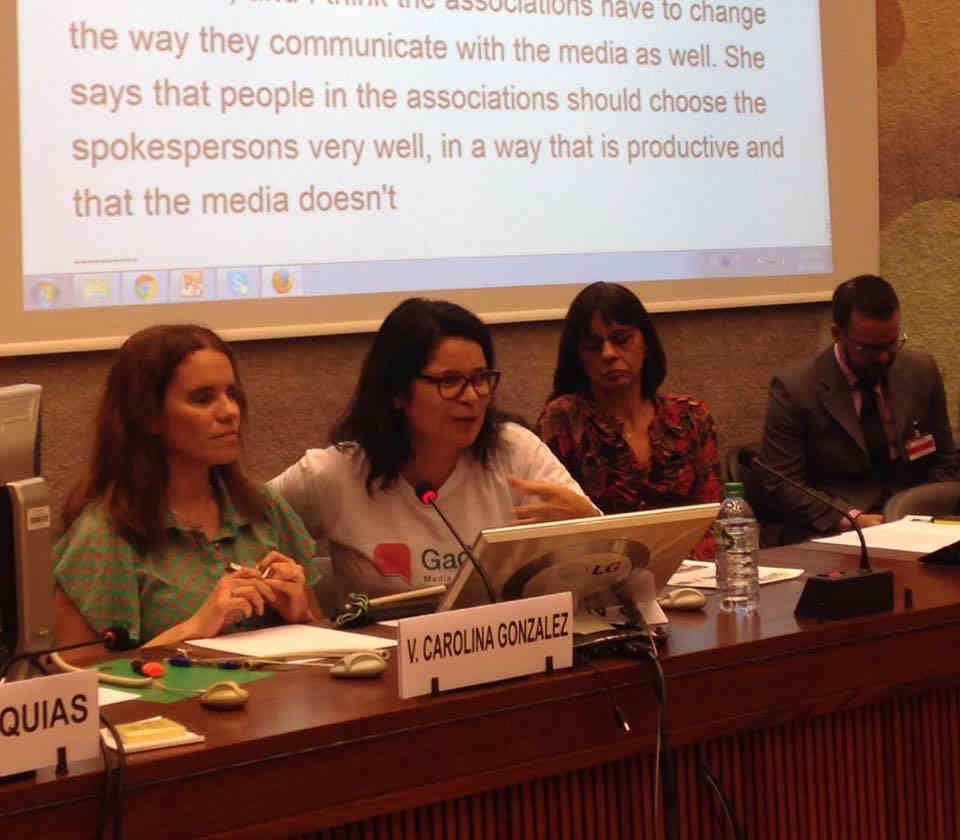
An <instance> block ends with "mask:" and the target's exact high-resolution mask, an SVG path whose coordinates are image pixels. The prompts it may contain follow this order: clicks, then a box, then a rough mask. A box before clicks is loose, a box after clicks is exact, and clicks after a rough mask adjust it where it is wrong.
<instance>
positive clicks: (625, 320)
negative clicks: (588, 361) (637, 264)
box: [550, 283, 667, 399]
mask: <svg viewBox="0 0 960 840" xmlns="http://www.w3.org/2000/svg"><path fill="white" fill-rule="evenodd" d="M595 312H599V313H600V317H601V318H603V322H604V323H605V324H607V325H610V324H625V325H629V326H634V327H637V328H638V329H639V330H640V332H642V333H643V341H644V344H645V346H646V356H645V358H644V361H643V373H642V375H641V379H640V387H641V389H642V391H643V396H645V397H652V396H653V395H654V394H655V393H656V392H657V388H659V387H660V386H661V385H662V384H663V380H664V379H665V378H666V376H667V357H666V356H665V355H664V352H663V345H662V344H661V343H660V338H659V337H658V336H657V331H656V330H655V329H654V326H653V321H651V320H650V316H649V315H648V314H647V310H646V309H645V308H644V306H643V304H642V303H641V302H640V298H638V297H637V296H636V295H635V294H634V293H633V292H631V291H630V290H629V289H628V288H626V287H625V286H621V285H619V284H618V283H591V284H590V285H589V286H587V287H586V288H585V289H583V290H581V292H580V294H578V295H577V296H576V297H575V298H574V299H573V303H571V304H570V308H569V309H568V310H567V317H566V318H565V319H564V322H563V332H562V333H561V335H560V351H559V353H558V354H557V369H556V371H555V372H554V374H553V393H552V394H551V395H550V399H554V398H555V397H558V396H560V395H561V394H581V395H583V396H590V379H589V377H588V376H587V372H586V371H585V370H584V369H583V362H582V360H581V359H580V342H581V341H583V340H584V339H586V338H588V337H589V336H590V321H591V320H593V314H594V313H595Z"/></svg>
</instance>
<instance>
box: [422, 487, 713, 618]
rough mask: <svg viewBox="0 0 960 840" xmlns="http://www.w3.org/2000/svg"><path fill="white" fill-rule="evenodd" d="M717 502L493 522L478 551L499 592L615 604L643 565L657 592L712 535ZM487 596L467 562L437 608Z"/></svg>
mask: <svg viewBox="0 0 960 840" xmlns="http://www.w3.org/2000/svg"><path fill="white" fill-rule="evenodd" d="M719 507H720V506H719V505H717V504H703V505H688V506H685V507H675V508H662V509H660V510H644V511H637V512H634V513H619V514H613V515H610V516H595V517H589V518H585V519H568V520H564V521H561V522H541V523H536V524H533V525H516V526H510V527H506V528H490V529H487V530H484V531H481V532H480V536H479V537H478V538H477V542H476V545H475V546H474V555H475V556H476V558H477V560H478V562H479V563H480V564H482V566H483V568H484V570H485V571H486V572H487V575H488V576H489V578H490V581H491V583H492V585H493V589H494V592H495V593H496V595H497V597H498V598H502V599H504V600H513V599H516V598H528V597H533V596H536V595H547V594H550V593H553V592H568V591H569V592H572V593H573V597H574V602H575V604H576V609H577V610H578V611H581V612H582V611H586V610H588V609H591V608H593V607H599V606H602V605H604V604H610V603H613V602H615V601H616V600H617V598H616V595H615V594H614V593H615V590H616V589H617V588H618V587H620V586H621V585H622V584H624V583H625V582H626V581H627V580H628V578H630V577H631V575H632V574H633V573H634V572H635V571H637V570H644V571H646V572H649V573H650V575H652V578H653V583H652V591H653V593H654V594H655V593H656V592H659V591H660V590H661V589H662V588H663V587H664V586H665V585H666V583H667V581H668V580H669V579H670V576H671V575H672V574H673V573H674V572H675V571H676V569H677V567H678V566H679V565H680V562H681V561H682V560H683V559H684V557H686V556H687V555H688V553H689V552H690V549H691V548H693V546H694V545H696V543H697V542H698V541H699V540H700V539H701V538H702V537H703V535H704V534H706V532H707V529H708V528H709V527H710V525H711V524H712V523H713V521H714V519H716V516H717V511H718V510H719ZM488 602H489V598H488V596H487V593H486V590H485V588H484V586H483V581H482V580H481V578H480V575H478V574H477V573H476V572H475V571H474V569H473V566H472V565H471V564H470V563H469V562H468V563H464V565H463V566H461V567H460V571H459V572H458V573H457V576H456V577H455V578H454V580H453V582H452V583H451V584H450V586H449V588H448V590H447V594H446V596H445V597H444V599H443V600H442V601H441V603H440V606H439V607H438V610H450V609H459V608H461V607H471V606H476V605H479V604H486V603H488Z"/></svg>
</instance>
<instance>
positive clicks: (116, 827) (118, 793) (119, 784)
mask: <svg viewBox="0 0 960 840" xmlns="http://www.w3.org/2000/svg"><path fill="white" fill-rule="evenodd" d="M100 722H101V723H102V724H103V725H104V726H105V727H106V728H107V731H108V732H109V733H110V735H111V736H112V737H113V743H114V744H115V745H116V750H110V749H109V748H108V747H107V746H106V745H105V744H104V742H103V738H101V739H100V745H101V752H102V753H103V762H104V766H105V768H106V772H105V775H104V794H103V799H102V801H101V808H100V813H99V814H98V815H97V838H98V840H100V838H102V837H103V836H104V835H103V834H102V831H103V829H104V828H105V827H106V823H107V820H108V819H110V817H111V815H112V817H113V832H112V836H113V840H122V838H123V797H124V792H125V790H126V774H127V751H126V749H124V746H123V738H122V737H121V736H120V733H119V732H118V731H117V728H116V726H114V725H113V723H112V722H111V721H110V719H109V718H108V717H107V716H106V715H104V713H103V710H102V709H101V710H100ZM111 752H115V753H116V756H117V766H116V768H114V767H113V766H112V762H111V760H110V756H109V753H111Z"/></svg>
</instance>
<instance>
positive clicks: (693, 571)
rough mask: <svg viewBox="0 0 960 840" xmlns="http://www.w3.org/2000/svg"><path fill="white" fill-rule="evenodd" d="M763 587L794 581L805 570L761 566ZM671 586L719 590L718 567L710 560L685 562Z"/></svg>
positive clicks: (760, 572)
mask: <svg viewBox="0 0 960 840" xmlns="http://www.w3.org/2000/svg"><path fill="white" fill-rule="evenodd" d="M757 574H758V576H759V578H760V583H761V585H762V584H764V583H779V582H780V581H783V580H793V579H794V578H798V577H800V575H802V574H803V569H781V568H778V567H776V566H760V567H758V569H757ZM668 585H669V586H693V587H695V588H697V589H716V588H717V567H716V565H715V564H714V563H712V562H710V561H709V560H684V561H683V562H682V563H681V564H680V568H679V569H677V571H676V572H674V574H673V577H671V578H670V580H669V581H668Z"/></svg>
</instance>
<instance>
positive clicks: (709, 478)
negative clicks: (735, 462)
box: [537, 394, 722, 559]
mask: <svg viewBox="0 0 960 840" xmlns="http://www.w3.org/2000/svg"><path fill="white" fill-rule="evenodd" d="M653 403H654V417H653V420H652V422H651V423H650V463H649V465H647V466H646V467H643V466H641V465H640V464H639V463H638V462H637V458H636V455H635V454H634V452H633V450H632V449H631V448H630V445H629V444H628V443H627V441H626V439H625V438H624V436H623V424H622V423H621V422H620V421H619V420H617V419H616V418H615V417H612V416H611V415H609V414H607V413H605V412H603V411H602V410H601V409H600V408H599V407H598V406H597V405H596V403H594V402H593V401H592V400H590V399H588V398H586V397H583V396H581V395H580V394H563V395H561V396H559V397H557V398H556V399H554V400H551V401H550V402H549V403H547V405H546V406H545V407H544V409H543V413H542V414H541V415H540V420H539V421H538V423H537V428H538V431H539V433H540V437H541V438H543V440H544V442H545V443H546V444H547V445H548V446H549V447H550V449H552V450H553V452H554V454H555V455H556V456H557V457H558V458H559V459H560V460H561V461H562V462H563V464H564V466H565V467H566V468H567V470H569V472H570V474H571V475H572V476H573V477H574V478H575V479H576V480H577V482H578V483H579V484H580V486H581V487H582V488H583V489H584V492H586V494H587V495H588V496H589V497H590V498H591V499H592V500H593V501H594V503H595V504H596V505H597V507H599V508H600V509H601V510H602V511H603V512H604V513H627V512H629V511H634V510H644V509H648V508H663V507H676V506H678V505H693V504H700V503H702V502H718V501H720V498H721V490H722V485H721V483H720V460H719V455H718V450H717V434H716V430H715V428H714V423H713V418H712V417H711V416H710V412H709V411H708V410H707V407H706V406H705V405H704V404H703V403H702V402H701V401H700V400H696V399H694V398H693V397H687V396H680V395H676V394H664V395H659V394H658V395H656V396H654V398H653ZM691 553H692V555H693V556H694V557H696V558H699V559H712V558H713V536H712V534H707V535H706V536H705V537H704V538H703V539H702V540H701V541H700V542H699V543H698V544H697V545H696V546H695V547H694V549H693V551H692V552H691Z"/></svg>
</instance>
